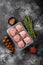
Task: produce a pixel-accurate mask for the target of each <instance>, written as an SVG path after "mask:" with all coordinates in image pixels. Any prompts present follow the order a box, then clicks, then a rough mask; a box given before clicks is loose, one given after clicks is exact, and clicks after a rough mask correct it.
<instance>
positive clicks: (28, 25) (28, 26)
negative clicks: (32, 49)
mask: <svg viewBox="0 0 43 65" xmlns="http://www.w3.org/2000/svg"><path fill="white" fill-rule="evenodd" d="M23 20H24V25H25V27H26V29H27V31H28V33H29V34H30V35H31V37H32V38H33V39H35V38H36V35H35V32H34V29H33V26H32V20H31V18H30V16H24V19H23Z"/></svg>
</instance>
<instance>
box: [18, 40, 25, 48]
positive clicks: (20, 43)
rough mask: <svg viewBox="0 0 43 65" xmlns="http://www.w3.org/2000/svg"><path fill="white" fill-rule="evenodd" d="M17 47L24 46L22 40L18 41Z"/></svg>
mask: <svg viewBox="0 0 43 65" xmlns="http://www.w3.org/2000/svg"><path fill="white" fill-rule="evenodd" d="M18 47H19V48H23V47H24V42H23V41H22V40H21V41H19V42H18Z"/></svg>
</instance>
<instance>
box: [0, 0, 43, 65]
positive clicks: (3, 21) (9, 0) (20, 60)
mask: <svg viewBox="0 0 43 65" xmlns="http://www.w3.org/2000/svg"><path fill="white" fill-rule="evenodd" d="M37 3H38V2H37V1H34V0H0V40H2V36H3V35H5V34H7V32H6V30H7V29H8V28H9V27H10V25H9V24H8V19H9V18H10V17H12V16H14V17H15V18H16V19H17V20H18V21H22V20H23V16H24V15H31V16H32V19H33V21H34V22H35V20H36V19H37V18H39V17H40V15H41V14H42V13H41V11H43V10H42V9H41V8H43V7H41V5H39V3H40V2H39V3H38V4H37ZM39 6H40V7H39ZM42 38H43V37H42ZM0 45H1V46H0V62H1V63H0V65H39V60H38V59H40V57H37V56H36V55H32V54H30V53H28V52H29V51H28V52H27V53H26V55H25V54H24V52H23V53H21V55H19V53H18V54H17V53H15V54H14V55H13V56H11V55H10V54H9V53H8V50H7V49H6V48H5V47H4V48H3V43H1V42H0ZM5 54H6V55H5ZM3 55H5V56H6V57H7V58H8V57H9V58H8V60H5V56H3ZM36 60H37V63H36Z"/></svg>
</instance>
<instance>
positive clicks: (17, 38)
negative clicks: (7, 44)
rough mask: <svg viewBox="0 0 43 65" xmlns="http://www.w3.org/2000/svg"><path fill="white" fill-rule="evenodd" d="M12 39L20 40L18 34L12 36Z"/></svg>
mask: <svg viewBox="0 0 43 65" xmlns="http://www.w3.org/2000/svg"><path fill="white" fill-rule="evenodd" d="M13 39H14V41H16V42H18V41H19V40H20V36H19V35H18V34H17V35H15V36H14V37H13Z"/></svg>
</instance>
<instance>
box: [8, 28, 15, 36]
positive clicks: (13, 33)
mask: <svg viewBox="0 0 43 65" xmlns="http://www.w3.org/2000/svg"><path fill="white" fill-rule="evenodd" d="M9 33H10V34H11V35H12V36H14V35H15V34H16V29H15V28H12V29H10V31H9Z"/></svg>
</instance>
